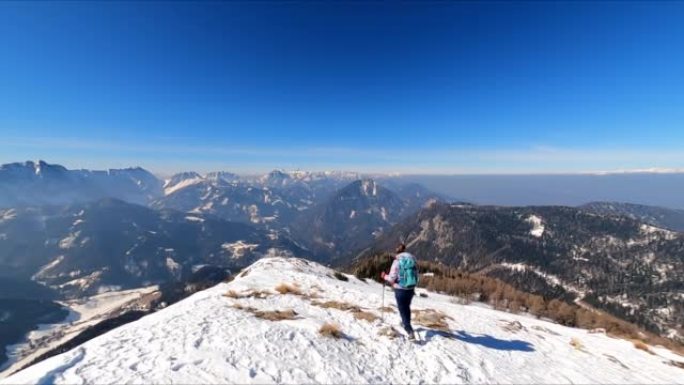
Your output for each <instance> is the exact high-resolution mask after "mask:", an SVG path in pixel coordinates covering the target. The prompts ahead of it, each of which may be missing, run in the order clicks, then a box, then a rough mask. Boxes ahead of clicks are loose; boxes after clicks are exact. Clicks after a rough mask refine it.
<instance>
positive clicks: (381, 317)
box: [380, 278, 385, 324]
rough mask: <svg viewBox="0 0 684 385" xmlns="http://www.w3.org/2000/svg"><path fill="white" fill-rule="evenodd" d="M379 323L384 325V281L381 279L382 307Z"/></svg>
mask: <svg viewBox="0 0 684 385" xmlns="http://www.w3.org/2000/svg"><path fill="white" fill-rule="evenodd" d="M380 322H381V323H383V324H384V323H385V279H384V278H383V279H382V307H381V308H380Z"/></svg>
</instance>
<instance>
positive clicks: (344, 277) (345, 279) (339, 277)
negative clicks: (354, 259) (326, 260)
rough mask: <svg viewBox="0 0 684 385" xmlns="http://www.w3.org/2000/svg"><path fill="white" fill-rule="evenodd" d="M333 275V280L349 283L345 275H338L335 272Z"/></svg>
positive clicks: (337, 272) (338, 273)
mask: <svg viewBox="0 0 684 385" xmlns="http://www.w3.org/2000/svg"><path fill="white" fill-rule="evenodd" d="M333 275H334V276H335V278H337V279H339V280H340V281H344V282H347V281H349V278H348V277H347V276H346V275H344V274H342V273H340V272H339V271H336V272H335V273H333Z"/></svg>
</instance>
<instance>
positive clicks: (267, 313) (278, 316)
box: [232, 303, 297, 321]
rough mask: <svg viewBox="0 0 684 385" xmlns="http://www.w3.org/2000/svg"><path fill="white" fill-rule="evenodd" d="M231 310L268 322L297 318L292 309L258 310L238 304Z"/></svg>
mask: <svg viewBox="0 0 684 385" xmlns="http://www.w3.org/2000/svg"><path fill="white" fill-rule="evenodd" d="M232 307H233V308H235V309H238V310H242V311H246V312H248V313H252V314H253V315H254V316H255V317H257V318H261V319H265V320H269V321H283V320H292V319H296V318H297V312H295V311H294V310H292V309H289V310H259V309H256V308H253V307H251V306H245V305H242V304H239V303H236V304H233V305H232Z"/></svg>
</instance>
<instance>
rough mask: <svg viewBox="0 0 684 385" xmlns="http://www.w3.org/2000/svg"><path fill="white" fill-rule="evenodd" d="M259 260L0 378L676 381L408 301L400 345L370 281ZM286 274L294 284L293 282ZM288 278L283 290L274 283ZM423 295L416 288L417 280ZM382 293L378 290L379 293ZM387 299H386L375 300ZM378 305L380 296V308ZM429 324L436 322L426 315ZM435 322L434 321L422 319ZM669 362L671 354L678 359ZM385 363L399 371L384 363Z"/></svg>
mask: <svg viewBox="0 0 684 385" xmlns="http://www.w3.org/2000/svg"><path fill="white" fill-rule="evenodd" d="M334 273H335V272H334V271H333V270H330V269H327V268H325V267H323V266H321V265H318V264H315V263H312V262H308V261H305V260H300V259H295V258H265V259H262V260H260V261H258V262H256V263H255V264H254V265H252V266H250V267H249V268H247V269H245V270H244V271H243V272H242V273H241V274H239V275H238V276H237V277H236V278H235V280H233V281H231V282H229V283H221V284H219V285H217V286H214V287H212V288H210V289H207V290H205V291H203V292H200V293H197V294H195V295H193V296H191V297H189V298H187V299H185V300H182V301H180V302H178V303H176V304H174V305H171V306H169V307H167V308H165V309H163V310H161V311H158V312H156V313H154V314H151V315H149V316H146V317H143V318H142V319H139V320H137V321H134V322H132V323H129V324H127V325H124V326H122V327H119V328H117V329H114V330H112V331H109V332H108V333H106V334H104V335H102V336H100V337H98V338H96V339H92V340H90V341H88V342H86V343H84V344H82V345H80V346H78V347H76V348H74V349H72V350H70V351H68V352H66V353H64V354H61V355H58V356H55V357H52V358H49V359H47V360H45V361H43V362H40V363H38V364H36V365H34V366H32V367H29V368H27V369H25V370H23V371H21V372H19V373H16V374H14V375H13V376H11V377H9V378H6V379H4V380H2V381H0V383H3V384H5V383H7V384H17V383H39V382H41V381H46V382H49V383H53V384H70V383H76V382H85V383H93V382H96V383H100V384H108V383H122V382H125V383H171V382H178V383H191V382H196V381H197V379H198V378H199V379H201V382H202V383H260V384H261V383H353V384H366V383H379V382H382V383H401V384H406V383H420V382H422V381H429V382H430V383H449V384H452V383H495V382H496V383H624V382H634V383H677V382H681V379H682V369H680V368H678V367H675V364H674V363H673V362H680V361H681V357H679V356H676V355H675V354H674V353H671V352H669V351H667V350H664V349H662V348H655V347H650V348H649V349H650V350H651V351H652V353H648V352H646V351H643V350H639V349H637V348H635V347H634V345H633V344H632V342H631V341H624V340H620V339H615V338H611V337H608V336H606V335H605V334H602V333H594V334H592V333H590V332H588V331H586V330H579V329H573V328H569V327H565V326H561V325H558V324H554V323H550V322H547V321H543V320H539V319H535V318H533V317H530V316H525V315H515V314H511V313H506V312H499V311H496V310H492V309H489V308H486V307H481V306H474V305H459V304H456V303H454V301H453V297H449V296H444V295H439V294H435V293H429V295H428V297H427V298H425V297H421V296H416V298H415V299H414V302H413V308H414V310H416V316H415V317H414V326H415V329H416V330H418V334H419V337H420V342H418V343H413V342H408V341H406V339H405V334H404V332H403V331H400V330H397V329H396V328H394V327H392V326H388V325H396V324H398V323H399V316H398V315H397V312H396V311H390V312H388V313H384V321H385V322H382V321H381V319H380V315H381V311H382V310H381V309H380V308H381V306H382V290H383V287H382V286H381V285H380V284H378V283H375V282H366V281H361V280H358V279H357V278H355V277H353V276H344V277H345V278H346V280H341V279H339V278H336V277H335V274H334ZM294 283H297V286H295V285H294ZM282 286H289V287H290V288H291V289H290V291H284V290H281V291H280V292H279V291H277V290H276V289H277V288H280V287H282ZM421 290H422V289H421ZM389 294H390V293H389V292H388V293H386V297H388V296H389ZM385 299H386V300H387V298H385ZM387 304H388V303H387V302H386V303H385V305H387ZM435 320H438V321H439V322H435ZM436 323H437V324H439V325H435V324H436ZM677 357H679V358H677ZM397 368H402V369H401V370H397Z"/></svg>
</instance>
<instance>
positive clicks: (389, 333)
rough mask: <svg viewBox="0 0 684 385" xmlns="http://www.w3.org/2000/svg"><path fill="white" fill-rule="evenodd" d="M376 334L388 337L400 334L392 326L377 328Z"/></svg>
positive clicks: (395, 336)
mask: <svg viewBox="0 0 684 385" xmlns="http://www.w3.org/2000/svg"><path fill="white" fill-rule="evenodd" d="M378 335H379V336H385V337H389V338H390V339H395V338H397V337H399V336H400V335H401V334H399V332H398V331H396V330H395V329H394V328H393V327H391V326H385V327H384V328H382V329H380V330H378Z"/></svg>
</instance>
